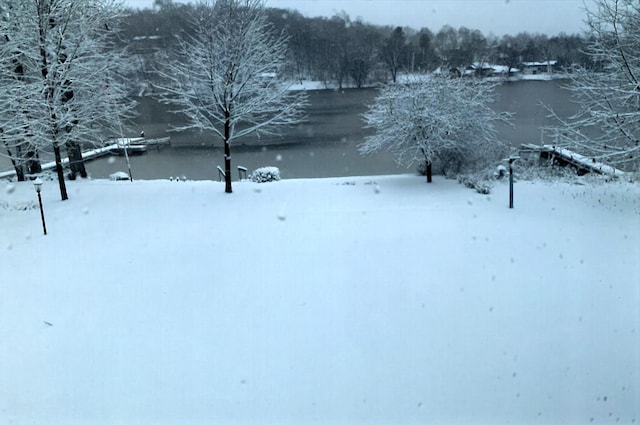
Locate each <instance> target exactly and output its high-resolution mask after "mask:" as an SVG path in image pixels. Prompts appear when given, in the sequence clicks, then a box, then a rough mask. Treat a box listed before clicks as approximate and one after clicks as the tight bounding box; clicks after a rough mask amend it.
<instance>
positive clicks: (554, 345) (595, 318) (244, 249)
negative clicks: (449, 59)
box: [0, 175, 640, 425]
mask: <svg viewBox="0 0 640 425" xmlns="http://www.w3.org/2000/svg"><path fill="white" fill-rule="evenodd" d="M1 188H2V191H0V241H1V245H0V249H2V250H3V252H4V253H3V256H2V258H3V261H2V264H3V266H2V267H0V291H1V293H2V297H0V335H1V336H2V340H3V344H2V348H0V364H1V365H2V368H0V374H1V377H2V379H0V422H2V423H12V424H16V425H22V424H30V425H40V424H50V423H59V424H86V423H92V424H96V425H99V424H113V423H139V424H150V423H153V424H184V423H215V424H222V423H224V424H246V423H281V424H294V423H295V424H300V423H332V424H335V423H370V424H387V423H391V422H393V423H397V424H414V423H477V422H486V423H540V424H542V423H589V422H594V423H617V422H618V421H619V423H633V422H636V423H637V422H638V421H640V411H639V410H638V409H639V407H638V404H637V400H638V398H639V397H640V387H639V382H640V375H639V373H640V372H639V371H640V363H639V360H638V359H640V352H639V347H638V344H637V340H638V339H637V338H638V332H640V319H639V317H640V315H639V314H638V308H639V307H638V306H639V305H640V298H639V297H640V295H639V294H640V289H639V287H638V282H639V281H640V279H639V278H640V269H639V266H638V262H637V258H638V256H640V251H639V249H640V248H639V247H640V227H639V226H638V220H639V218H640V190H639V187H638V186H637V185H633V184H627V183H622V182H617V183H610V184H603V185H598V186H591V185H588V184H587V185H577V184H569V183H549V182H518V183H517V184H516V192H515V208H514V209H509V208H507V205H508V185H506V184H503V183H499V184H497V185H496V187H495V188H494V190H493V192H492V194H491V195H490V196H484V195H480V194H477V193H476V192H474V191H471V190H469V189H466V188H464V187H463V186H462V185H460V184H458V183H456V182H454V181H451V180H444V179H441V178H436V179H435V182H434V183H433V184H431V185H428V184H426V183H425V182H424V178H423V177H418V176H411V175H397V176H370V177H349V178H334V179H292V180H282V181H279V182H275V183H267V184H255V183H251V182H243V183H237V184H235V185H234V193H233V194H225V193H224V185H223V184H222V183H217V182H211V181H197V182H196V181H194V182H189V181H188V182H176V181H168V180H164V181H134V182H133V183H131V182H110V181H105V180H93V181H73V182H69V183H68V190H69V194H70V200H69V201H65V202H61V201H59V194H58V193H57V187H56V184H55V183H54V182H52V183H45V186H44V188H43V196H44V209H45V217H46V220H47V230H48V232H49V234H48V235H47V236H44V235H42V229H41V223H40V213H39V211H38V209H37V198H36V197H35V191H34V190H33V185H31V184H30V183H15V184H10V185H4V184H3V186H1Z"/></svg>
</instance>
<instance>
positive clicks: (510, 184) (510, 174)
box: [507, 156, 520, 208]
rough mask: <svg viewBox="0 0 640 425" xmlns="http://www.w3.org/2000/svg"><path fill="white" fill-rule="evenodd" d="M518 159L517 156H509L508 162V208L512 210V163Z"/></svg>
mask: <svg viewBox="0 0 640 425" xmlns="http://www.w3.org/2000/svg"><path fill="white" fill-rule="evenodd" d="M518 159H520V157H519V156H510V157H509V158H508V159H507V160H508V161H509V208H513V163H514V162H516V161H517V160H518Z"/></svg>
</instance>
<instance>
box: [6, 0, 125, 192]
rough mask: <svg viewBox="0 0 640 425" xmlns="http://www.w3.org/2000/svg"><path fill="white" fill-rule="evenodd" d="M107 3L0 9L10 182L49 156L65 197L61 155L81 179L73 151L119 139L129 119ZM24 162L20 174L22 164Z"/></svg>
mask: <svg viewBox="0 0 640 425" xmlns="http://www.w3.org/2000/svg"><path fill="white" fill-rule="evenodd" d="M122 11H123V8H122V5H121V4H120V3H118V2H116V1H115V0H6V1H5V2H3V3H2V5H0V50H1V52H0V53H2V55H1V58H2V59H0V83H1V84H2V86H3V91H2V92H0V111H2V112H0V129H1V132H0V138H1V139H2V144H3V147H4V148H5V150H6V154H7V155H8V156H9V157H10V158H11V160H12V161H13V164H14V167H16V171H17V173H18V177H19V178H20V177H24V171H27V172H34V171H37V169H38V166H37V157H38V156H39V155H40V154H41V153H42V152H47V153H51V152H52V153H53V155H54V158H55V161H56V173H57V176H58V182H59V185H60V195H61V197H62V199H63V200H64V199H67V198H68V195H67V193H66V186H65V184H64V172H63V168H62V151H63V150H65V151H66V152H67V154H68V156H69V158H70V168H71V171H72V174H74V175H75V173H76V172H77V173H80V174H81V175H85V173H86V171H85V170H84V164H83V162H82V155H81V146H83V145H87V144H101V143H103V142H104V141H105V140H106V139H107V138H108V137H113V136H114V135H118V134H120V126H121V123H122V120H123V119H125V118H127V117H130V116H131V115H132V114H133V108H134V104H133V102H131V100H129V98H128V96H127V95H128V93H127V91H126V73H127V71H128V70H129V69H130V66H129V63H130V62H128V60H127V58H126V56H125V55H124V53H123V52H122V51H119V50H118V49H117V48H116V45H115V43H114V42H115V37H116V34H117V32H116V26H117V25H118V22H119V19H120V18H121V17H122V13H123V12H122ZM28 161H30V162H29V163H28V169H27V170H24V165H25V164H27V162H28Z"/></svg>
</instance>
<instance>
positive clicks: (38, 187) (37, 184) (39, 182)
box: [33, 177, 47, 235]
mask: <svg viewBox="0 0 640 425" xmlns="http://www.w3.org/2000/svg"><path fill="white" fill-rule="evenodd" d="M33 187H35V188H36V192H37V193H38V203H39V204H40V217H42V230H43V231H44V234H45V235H46V234H47V225H46V224H45V222H44V208H42V196H40V192H41V191H42V180H40V177H38V178H36V179H35V180H34V181H33Z"/></svg>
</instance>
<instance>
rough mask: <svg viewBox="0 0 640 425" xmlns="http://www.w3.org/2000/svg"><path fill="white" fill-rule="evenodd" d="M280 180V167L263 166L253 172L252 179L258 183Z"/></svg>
mask: <svg viewBox="0 0 640 425" xmlns="http://www.w3.org/2000/svg"><path fill="white" fill-rule="evenodd" d="M278 180H280V169H279V168H278V167H261V168H257V169H255V170H254V171H253V173H251V181H252V182H256V183H266V182H273V181H278Z"/></svg>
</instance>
